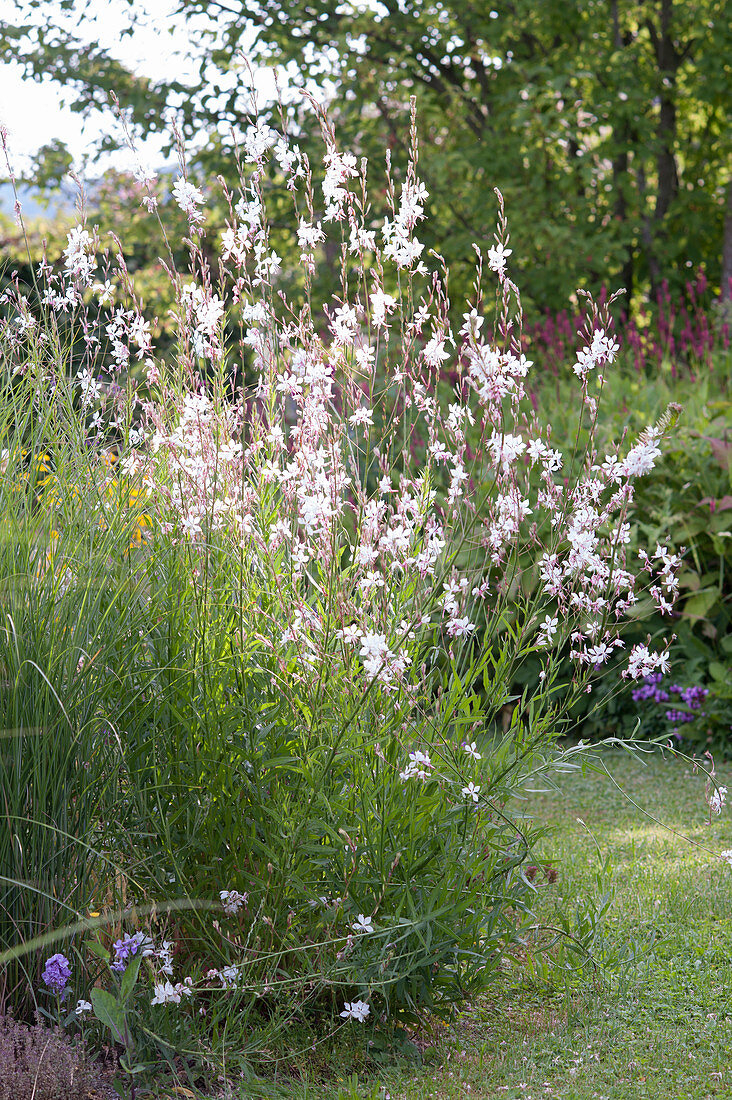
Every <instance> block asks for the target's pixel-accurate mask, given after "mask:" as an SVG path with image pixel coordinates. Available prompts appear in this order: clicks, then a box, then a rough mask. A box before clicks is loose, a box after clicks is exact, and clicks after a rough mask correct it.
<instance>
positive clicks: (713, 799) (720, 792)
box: [709, 787, 727, 814]
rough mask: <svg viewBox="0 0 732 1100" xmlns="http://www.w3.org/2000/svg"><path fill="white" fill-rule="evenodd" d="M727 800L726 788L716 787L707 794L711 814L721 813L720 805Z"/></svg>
mask: <svg viewBox="0 0 732 1100" xmlns="http://www.w3.org/2000/svg"><path fill="white" fill-rule="evenodd" d="M726 801H727V788H726V787H717V789H716V790H714V791H712V793H711V795H710V796H709V809H710V810H711V811H712V813H713V814H721V812H722V806H724V804H725V802H726Z"/></svg>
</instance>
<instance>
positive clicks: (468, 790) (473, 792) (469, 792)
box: [461, 783, 480, 802]
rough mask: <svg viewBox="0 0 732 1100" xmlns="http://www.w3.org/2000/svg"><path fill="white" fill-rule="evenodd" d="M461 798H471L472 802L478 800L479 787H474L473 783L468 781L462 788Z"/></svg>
mask: <svg viewBox="0 0 732 1100" xmlns="http://www.w3.org/2000/svg"><path fill="white" fill-rule="evenodd" d="M461 793H462V796H463V798H468V799H470V798H472V800H473V802H477V801H478V795H479V794H480V787H476V785H475V783H468V785H467V787H463V789H462V792H461Z"/></svg>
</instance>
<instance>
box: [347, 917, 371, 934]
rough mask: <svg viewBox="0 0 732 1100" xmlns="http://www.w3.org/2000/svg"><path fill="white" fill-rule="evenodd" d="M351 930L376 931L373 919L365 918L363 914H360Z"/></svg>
mask: <svg viewBox="0 0 732 1100" xmlns="http://www.w3.org/2000/svg"><path fill="white" fill-rule="evenodd" d="M351 928H352V929H353V931H354V932H373V930H374V926H373V924H372V922H371V917H365V916H364V915H363V913H359V914H358V916H357V917H356V919H355V921H354V922H353V924H352V925H351Z"/></svg>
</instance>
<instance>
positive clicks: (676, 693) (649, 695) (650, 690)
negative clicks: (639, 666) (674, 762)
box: [632, 672, 709, 737]
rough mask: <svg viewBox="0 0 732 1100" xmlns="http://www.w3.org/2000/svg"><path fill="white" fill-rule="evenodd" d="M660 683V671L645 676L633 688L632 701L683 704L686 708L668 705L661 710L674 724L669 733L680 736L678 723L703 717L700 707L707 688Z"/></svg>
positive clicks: (661, 678)
mask: <svg viewBox="0 0 732 1100" xmlns="http://www.w3.org/2000/svg"><path fill="white" fill-rule="evenodd" d="M662 685H663V674H662V673H660V672H657V673H653V674H652V675H650V676H646V678H645V679H644V681H643V683H642V684H641V685H640V686H639V687H637V688H634V690H633V692H632V697H633V701H634V702H636V703H641V702H642V703H646V702H650V703H656V704H657V705H658V706H659V707H662V706H664V704H672V703H674V702H679V703H682V704H684V706H685V707H687V708H688V709H686V710H679V709H677V708H676V707H673V706H669V707H668V709H666V710H664V712H663V714H664V718H665V720H666V721H667V722H669V723H671V724H672V725H673V726H674V728H673V729H672V730H671V733H673V734H674V735H675V736H676V737H680V736H681V734H680V733H679V731H678V729H677V728H676V727H677V726H678V725H680V724H681V725H684V724H686V723H688V722H693V721H694V720H695V719H696V718H699V717H704V714H705V712H704V710H703V709H702V707H703V705H704V701H705V699H706V698H707V696H708V695H709V689H708V688H705V687H701V686H699V685H696V684H693V685H691V686H690V687H683V686H682V685H681V684H669V685H668V687H664V686H662Z"/></svg>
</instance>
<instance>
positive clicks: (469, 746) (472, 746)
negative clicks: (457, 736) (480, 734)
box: [463, 741, 480, 760]
mask: <svg viewBox="0 0 732 1100" xmlns="http://www.w3.org/2000/svg"><path fill="white" fill-rule="evenodd" d="M463 748H464V749H465V751H466V753H467V754H468V756H472V757H473V759H474V760H480V753H479V752H478V746H477V745H476V743H475V741H471V742H470V743H468V742H467V741H464V742H463Z"/></svg>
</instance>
